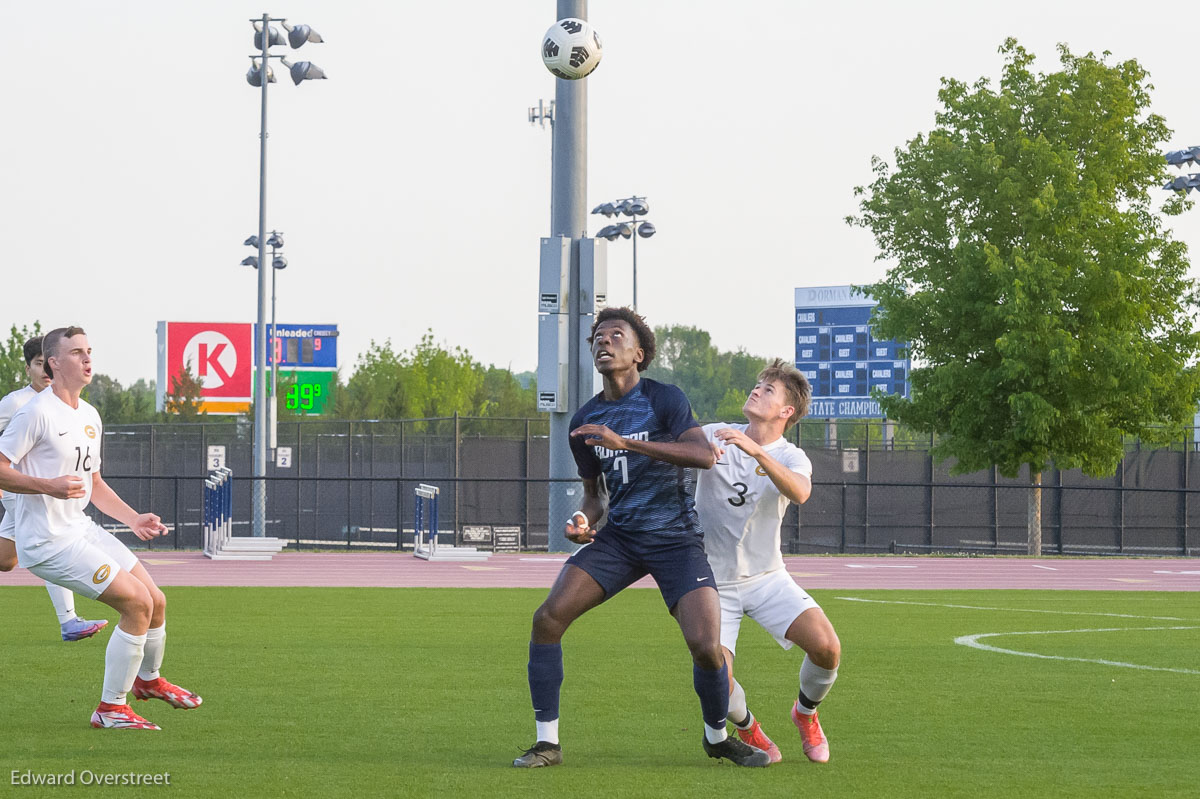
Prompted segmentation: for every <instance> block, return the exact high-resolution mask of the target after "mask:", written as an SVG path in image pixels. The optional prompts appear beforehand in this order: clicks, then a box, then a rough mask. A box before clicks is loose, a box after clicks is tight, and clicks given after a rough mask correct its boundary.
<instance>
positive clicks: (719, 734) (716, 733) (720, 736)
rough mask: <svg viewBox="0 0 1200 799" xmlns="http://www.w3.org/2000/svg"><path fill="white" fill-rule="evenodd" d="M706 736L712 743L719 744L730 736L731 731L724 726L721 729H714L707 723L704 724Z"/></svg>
mask: <svg viewBox="0 0 1200 799" xmlns="http://www.w3.org/2000/svg"><path fill="white" fill-rule="evenodd" d="M704 737H705V738H707V739H708V742H709V743H710V744H719V743H721V741H724V740H725V739H726V738H728V737H729V733H728V732H727V731H726V730H725V728H724V727H722V728H721V729H719V730H714V729H713V728H712V727H710V726H708V725H707V724H705V725H704Z"/></svg>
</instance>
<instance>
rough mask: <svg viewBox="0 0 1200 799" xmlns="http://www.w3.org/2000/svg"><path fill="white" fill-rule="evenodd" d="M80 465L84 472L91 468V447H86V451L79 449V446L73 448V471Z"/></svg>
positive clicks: (77, 469)
mask: <svg viewBox="0 0 1200 799" xmlns="http://www.w3.org/2000/svg"><path fill="white" fill-rule="evenodd" d="M80 467H83V470H84V471H85V472H90V471H91V470H92V448H91V447H88V448H87V452H84V451H83V450H81V449H79V447H76V448H75V471H79V469H80Z"/></svg>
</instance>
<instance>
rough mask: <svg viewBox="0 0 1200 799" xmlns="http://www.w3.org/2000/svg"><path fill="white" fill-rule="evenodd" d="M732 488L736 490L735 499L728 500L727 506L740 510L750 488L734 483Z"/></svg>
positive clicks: (743, 484)
mask: <svg viewBox="0 0 1200 799" xmlns="http://www.w3.org/2000/svg"><path fill="white" fill-rule="evenodd" d="M733 487H734V488H736V489H738V493H737V496H736V497H730V498H729V504H730V505H732V506H733V507H735V508H740V507H741V506H743V505H745V504H746V492H747V491H749V490H750V486H748V485H746V484H745V483H734V484H733Z"/></svg>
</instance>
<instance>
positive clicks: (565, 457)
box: [549, 0, 592, 552]
mask: <svg viewBox="0 0 1200 799" xmlns="http://www.w3.org/2000/svg"><path fill="white" fill-rule="evenodd" d="M557 14H558V16H556V17H555V19H556V20H558V19H566V18H567V17H575V18H576V19H587V0H557ZM554 82H555V86H556V90H555V95H554V97H555V101H554V127H553V131H554V134H553V135H554V141H553V144H552V148H551V149H552V153H553V155H552V158H551V177H550V184H551V191H550V235H551V236H565V237H567V238H569V239H571V280H570V290H569V303H568V311H567V314H568V319H567V327H568V329H569V331H570V337H571V339H570V346H569V347H568V350H567V351H568V356H567V358H568V360H567V386H568V389H567V410H566V412H565V413H552V414H550V477H551V479H562V478H567V479H570V478H575V477H578V476H579V473H578V472H577V471H576V469H575V459H574V458H573V457H572V456H571V448H570V444H569V443H568V440H567V436H568V435H569V434H570V432H571V430H570V425H571V417H572V416H573V415H574V414H575V411H577V410H579V406H580V405H582V404H583V402H585V401H586V400H587V396H586V395H585V396H581V392H580V385H581V383H582V382H583V377H584V375H583V373H582V372H581V370H583V369H586V370H587V374H586V376H587V377H588V378H590V377H591V370H592V364H591V362H590V361H589V362H588V363H586V364H584V363H581V358H580V355H579V350H580V329H579V327H580V314H581V309H580V307H579V240H580V239H581V238H583V234H584V229H585V227H586V225H587V79H586V78H584V79H582V80H563V79H562V78H555V80H554ZM549 499H550V502H549V506H550V511H549V533H550V536H549V549H550V551H551V552H566V551H569V550H572V549H575V545H574V544H571V543H570V542H568V541H567V537H566V531H565V530H564V527H565V525H566V521H567V519H568V518H570V516H571V514H572V513H574V512H575V511H577V510H579V506H580V505H581V504H582V502H583V492H582V489H581V488H580V487H579V486H578V485H576V484H573V483H551V484H550V497H549Z"/></svg>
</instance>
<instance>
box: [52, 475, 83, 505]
mask: <svg viewBox="0 0 1200 799" xmlns="http://www.w3.org/2000/svg"><path fill="white" fill-rule="evenodd" d="M46 493H47V494H49V495H50V496H52V497H54V498H55V499H79V498H80V497H83V496H85V495H86V494H87V491H86V490H85V489H84V487H83V478H82V477H79V476H78V475H74V474H64V475H63V476H62V477H55V478H54V479H53V480H51V481H50V490H49V491H47V492H46Z"/></svg>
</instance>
